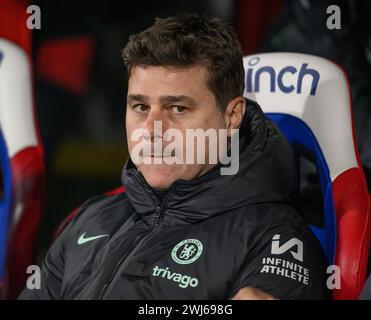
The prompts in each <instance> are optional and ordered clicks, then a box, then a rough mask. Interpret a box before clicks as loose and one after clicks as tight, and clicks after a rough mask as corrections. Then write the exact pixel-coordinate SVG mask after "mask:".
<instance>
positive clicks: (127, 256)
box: [98, 226, 154, 300]
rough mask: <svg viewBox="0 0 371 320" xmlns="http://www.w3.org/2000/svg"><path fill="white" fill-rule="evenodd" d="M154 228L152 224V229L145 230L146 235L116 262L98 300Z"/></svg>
mask: <svg viewBox="0 0 371 320" xmlns="http://www.w3.org/2000/svg"><path fill="white" fill-rule="evenodd" d="M153 230H154V226H152V228H151V229H149V230H148V231H146V232H145V235H144V237H143V238H141V239H139V240H138V241H136V242H135V244H134V245H133V246H132V247H131V248H132V249H131V251H130V253H129V254H128V255H126V256H123V257H121V258H120V260H119V261H118V263H117V264H116V266H115V268H114V270H113V272H112V278H111V279H110V280H109V281H108V282H106V283H105V284H104V285H103V288H102V290H101V293H100V295H99V297H98V300H103V299H104V297H105V295H106V293H107V291H108V289H109V287H110V285H111V284H112V281H113V280H114V278H115V276H116V273H117V271H118V270H119V269H120V267H121V266H122V264H123V262H124V261H125V260H127V259H130V257H131V256H132V255H133V254H134V253H135V252H136V251H137V250H138V248H139V247H140V244H141V243H143V242H144V241H145V240H146V239H147V238H148V237H149V236H150V235H151V232H152V231H153Z"/></svg>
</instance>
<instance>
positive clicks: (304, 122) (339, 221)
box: [244, 53, 370, 299]
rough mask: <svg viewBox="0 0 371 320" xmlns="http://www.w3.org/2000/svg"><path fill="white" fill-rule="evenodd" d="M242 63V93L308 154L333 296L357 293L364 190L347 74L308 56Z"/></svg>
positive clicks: (363, 258)
mask: <svg viewBox="0 0 371 320" xmlns="http://www.w3.org/2000/svg"><path fill="white" fill-rule="evenodd" d="M244 67H245V76H246V77H245V80H246V82H245V85H246V87H245V93H244V95H245V96H246V97H247V98H249V99H251V100H254V101H256V102H257V103H259V104H260V106H261V107H262V109H263V111H264V112H265V113H266V115H267V116H268V117H270V118H271V119H272V120H273V121H274V122H275V123H276V124H277V125H278V127H279V128H280V129H281V131H282V132H283V133H284V135H285V136H286V138H287V139H288V140H289V141H290V142H291V143H292V145H293V146H294V150H295V152H296V153H297V154H299V155H300V156H303V155H305V156H306V157H307V155H308V154H310V155H311V158H312V159H313V160H312V161H313V163H314V165H315V166H316V169H317V174H318V177H319V182H320V189H321V192H322V199H323V200H322V201H323V219H324V227H323V228H321V227H316V226H314V225H312V226H311V228H312V231H313V232H314V234H315V235H316V236H317V238H318V239H319V240H320V242H321V245H322V247H323V249H324V252H325V253H326V255H327V257H328V259H329V261H330V264H335V265H337V266H339V267H340V272H341V273H340V275H341V283H340V284H341V287H340V288H339V289H334V291H333V298H334V299H357V298H358V296H359V294H360V292H361V290H362V287H363V284H364V282H365V278H366V273H367V263H368V253H369V244H370V222H369V220H370V218H369V217H370V195H369V193H368V189H367V184H366V180H365V177H364V173H363V170H362V166H361V163H360V159H359V155H358V150H357V145H356V142H355V135H354V128H353V121H352V106H351V96H350V89H349V82H348V78H347V76H346V74H345V72H344V71H343V70H342V69H341V68H340V67H339V66H337V65H336V64H334V63H332V62H331V61H329V60H326V59H323V58H320V57H316V56H312V55H306V54H296V53H264V54H254V55H249V56H245V57H244ZM301 153H302V154H301Z"/></svg>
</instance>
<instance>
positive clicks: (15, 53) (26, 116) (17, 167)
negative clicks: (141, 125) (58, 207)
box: [0, 0, 45, 299]
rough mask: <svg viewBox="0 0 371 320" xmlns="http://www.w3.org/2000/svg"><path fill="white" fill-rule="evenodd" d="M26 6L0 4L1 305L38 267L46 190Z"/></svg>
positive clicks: (10, 0) (8, 0)
mask: <svg viewBox="0 0 371 320" xmlns="http://www.w3.org/2000/svg"><path fill="white" fill-rule="evenodd" d="M26 2H27V1H13V0H4V1H1V2H0V99H1V101H0V126H1V134H0V160H1V164H0V165H1V178H2V197H1V200H0V297H1V298H5V299H11V298H15V297H17V295H18V293H19V292H20V290H21V289H22V288H23V287H24V285H25V282H26V279H27V276H28V274H27V273H26V271H27V267H28V266H29V265H33V264H35V263H36V249H37V240H38V231H39V225H40V222H41V218H42V207H43V192H44V184H45V182H44V174H45V170H44V163H43V148H42V144H41V139H40V135H39V132H38V125H37V121H36V117H35V114H34V102H33V101H34V97H33V72H32V63H31V59H30V55H31V31H30V30H28V29H27V28H26V26H25V21H26V19H27V11H26Z"/></svg>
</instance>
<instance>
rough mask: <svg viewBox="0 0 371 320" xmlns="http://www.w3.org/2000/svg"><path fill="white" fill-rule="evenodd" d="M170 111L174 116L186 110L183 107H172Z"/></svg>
mask: <svg viewBox="0 0 371 320" xmlns="http://www.w3.org/2000/svg"><path fill="white" fill-rule="evenodd" d="M171 109H172V111H173V112H174V113H175V114H183V113H185V112H186V111H187V108H186V107H183V106H172V107H171Z"/></svg>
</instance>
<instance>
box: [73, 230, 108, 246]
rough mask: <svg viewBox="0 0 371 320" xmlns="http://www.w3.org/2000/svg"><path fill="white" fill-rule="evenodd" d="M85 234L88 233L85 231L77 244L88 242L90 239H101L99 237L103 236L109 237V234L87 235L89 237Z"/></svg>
mask: <svg viewBox="0 0 371 320" xmlns="http://www.w3.org/2000/svg"><path fill="white" fill-rule="evenodd" d="M85 235H86V232H84V233H83V234H82V235H81V236H80V238H79V240H77V244H84V243H87V242H89V241H93V240H96V239H99V238H103V237H108V236H109V234H101V235H99V236H93V237H87V238H85Z"/></svg>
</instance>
